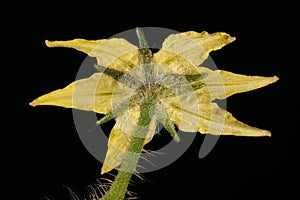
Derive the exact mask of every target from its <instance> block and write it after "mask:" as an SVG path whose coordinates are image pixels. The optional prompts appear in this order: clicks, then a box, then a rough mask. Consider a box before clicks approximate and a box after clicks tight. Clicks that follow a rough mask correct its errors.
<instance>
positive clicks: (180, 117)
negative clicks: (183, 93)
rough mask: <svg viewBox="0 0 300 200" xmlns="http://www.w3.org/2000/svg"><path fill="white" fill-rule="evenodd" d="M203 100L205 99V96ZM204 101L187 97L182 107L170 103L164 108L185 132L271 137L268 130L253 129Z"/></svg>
mask: <svg viewBox="0 0 300 200" xmlns="http://www.w3.org/2000/svg"><path fill="white" fill-rule="evenodd" d="M203 98H204V99H205V96H203ZM207 100H208V99H207ZM201 101H202V102H201ZM203 101H206V100H200V99H199V101H196V102H195V101H194V99H193V98H190V97H189V96H187V97H185V98H182V99H181V105H180V104H176V103H175V102H169V104H164V106H165V107H166V109H167V111H168V113H169V115H170V118H171V120H172V121H173V122H174V123H175V124H176V125H177V126H178V128H179V129H180V130H183V131H187V132H196V131H199V132H200V133H202V134H205V133H209V134H213V135H236V136H270V135H271V133H270V132H269V131H267V130H261V129H258V128H255V127H251V126H249V125H246V124H244V123H242V122H240V121H238V120H237V119H235V118H234V117H233V116H232V115H231V114H230V113H229V112H227V111H226V110H223V109H221V108H220V107H219V106H218V105H217V104H216V103H208V102H206V103H204V102H203ZM165 103H166V102H165ZM182 105H184V106H182Z"/></svg>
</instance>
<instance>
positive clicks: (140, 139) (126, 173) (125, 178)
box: [99, 103, 152, 200]
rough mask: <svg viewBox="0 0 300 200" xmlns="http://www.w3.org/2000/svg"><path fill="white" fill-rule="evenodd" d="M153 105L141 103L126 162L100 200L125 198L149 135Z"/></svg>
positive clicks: (122, 199) (120, 199) (121, 199)
mask: <svg viewBox="0 0 300 200" xmlns="http://www.w3.org/2000/svg"><path fill="white" fill-rule="evenodd" d="M151 106H152V104H151V103H143V104H142V105H141V115H140V119H139V123H138V125H139V126H138V128H137V130H136V133H135V134H134V135H135V137H133V139H132V141H131V144H130V146H129V149H128V153H127V155H126V156H125V159H124V163H123V164H122V166H121V168H120V169H119V172H118V175H117V177H116V179H115V180H114V182H113V184H112V186H111V188H110V190H109V191H108V192H107V193H106V194H105V195H104V196H103V197H102V198H101V199H99V200H124V198H125V194H126V191H127V187H128V184H129V181H130V179H131V176H132V174H133V173H134V171H135V169H136V165H137V162H138V159H139V157H140V153H141V152H142V150H143V146H144V140H145V137H146V135H147V131H148V126H149V124H150V122H151V118H150V116H149V113H150V109H151Z"/></svg>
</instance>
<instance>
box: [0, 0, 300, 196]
mask: <svg viewBox="0 0 300 200" xmlns="http://www.w3.org/2000/svg"><path fill="white" fill-rule="evenodd" d="M123 4H124V5H123ZM123 4H121V3H117V2H113V3H103V4H101V5H100V4H99V5H98V4H92V3H80V4H75V3H73V4H68V5H62V4H61V2H60V3H58V4H57V3H54V2H52V3H50V2H49V3H45V4H43V5H42V4H40V5H39V4H34V5H29V4H26V5H25V4H24V5H20V4H18V8H19V9H20V8H21V11H20V12H19V11H17V10H15V9H14V7H15V6H12V7H11V8H13V9H11V12H10V15H9V16H3V18H2V19H3V20H4V24H3V25H4V27H5V28H4V29H3V33H4V34H6V35H5V37H3V43H4V45H8V47H7V50H6V52H8V55H6V54H5V57H4V60H5V61H6V62H7V61H8V62H7V63H8V65H6V67H5V69H8V72H9V73H7V74H6V75H5V77H3V80H2V81H4V80H6V78H7V81H4V83H3V92H4V94H6V96H9V97H10V98H8V99H7V98H5V96H4V98H3V100H4V103H3V104H2V105H3V107H4V110H6V109H8V110H9V114H7V115H5V116H7V117H5V123H4V125H5V126H8V129H5V130H6V131H4V136H8V139H3V140H2V142H3V143H4V144H3V145H2V147H4V148H3V151H2V153H3V155H4V156H3V158H4V159H5V160H6V161H4V162H3V166H4V167H5V168H4V169H5V170H3V172H4V176H5V177H8V178H7V179H3V180H4V182H5V183H4V185H6V186H7V187H5V189H4V190H3V191H4V193H3V196H4V197H5V195H8V197H10V198H8V199H17V198H21V197H23V198H22V199H43V198H45V197H48V198H49V199H51V200H52V199H53V200H54V199H71V197H70V194H69V193H68V189H67V188H66V187H69V188H71V189H72V190H73V191H74V192H76V193H77V194H79V195H83V194H87V191H86V188H87V185H91V184H93V183H94V182H95V181H96V179H97V178H99V177H102V176H101V175H100V173H99V172H100V168H101V165H102V164H101V163H100V162H98V161H97V160H96V159H94V158H93V156H92V155H90V154H89V153H88V152H87V150H86V149H85V147H84V146H83V144H82V143H81V141H80V139H79V137H78V135H77V132H76V129H75V126H74V123H73V118H72V111H71V109H65V108H60V107H36V108H32V107H30V106H29V105H28V103H29V102H31V101H32V100H33V99H35V98H37V97H38V96H40V95H42V94H45V93H48V92H50V91H53V90H55V89H58V88H62V87H64V86H66V85H67V84H69V83H71V82H72V81H74V79H75V76H76V73H77V70H78V68H79V66H80V64H81V63H82V61H83V60H84V59H85V57H86V55H85V54H83V53H81V52H78V51H75V50H73V49H62V48H55V49H50V48H47V47H46V46H45V44H44V40H46V39H48V40H68V39H73V38H84V39H102V38H108V37H110V36H112V35H114V34H117V33H119V32H122V31H125V30H128V29H132V28H135V27H136V26H140V27H147V26H153V27H164V28H169V29H173V30H176V31H179V32H185V31H190V30H193V31H197V32H201V31H208V32H210V33H212V32H217V31H222V32H227V33H229V34H231V35H232V36H235V37H236V38H237V40H236V41H235V42H234V43H232V44H230V45H228V46H226V47H224V48H223V49H221V50H219V51H216V52H213V53H211V56H212V58H213V60H214V61H215V63H216V64H217V66H218V67H219V69H223V70H228V71H231V72H235V73H242V74H247V75H263V76H273V75H277V76H278V77H279V78H280V80H279V81H278V82H277V83H275V84H272V85H270V86H267V87H264V88H261V89H259V90H255V91H252V92H248V93H242V94H238V95H235V96H232V97H230V98H229V99H228V101H227V109H228V110H229V111H230V112H231V113H233V115H234V116H235V117H236V118H237V119H239V120H241V121H243V122H245V123H247V124H250V125H252V126H256V127H259V128H263V129H267V130H270V131H271V132H272V137H271V138H269V137H263V138H247V137H234V136H223V137H221V138H220V139H219V141H218V143H217V145H216V146H215V148H214V149H213V150H212V152H211V153H210V154H209V155H208V156H207V157H205V158H203V159H199V158H198V152H199V148H200V146H201V144H202V141H203V138H204V136H203V135H200V134H199V135H197V137H196V139H195V140H194V142H193V144H192V145H191V147H190V148H189V150H188V151H187V152H186V153H185V154H184V155H183V156H182V157H181V158H180V159H178V160H177V161H176V162H174V163H173V164H171V165H170V166H168V167H166V168H164V169H161V170H159V171H156V172H151V173H146V174H143V176H144V177H145V179H146V181H141V180H139V179H138V178H134V183H133V186H131V188H130V189H131V190H133V191H135V192H137V196H139V197H140V198H141V199H145V200H146V199H272V198H275V197H281V198H282V199H290V198H292V197H294V198H293V199H295V196H297V195H298V197H299V194H298V193H297V191H296V185H295V183H297V180H299V179H298V178H297V175H298V172H297V167H296V166H295V162H296V160H297V159H298V157H297V154H296V140H295V139H294V136H295V135H296V134H297V133H299V131H298V130H297V129H296V126H295V124H296V123H294V122H295V121H296V119H297V118H298V117H297V116H295V117H294V113H296V111H297V107H298V106H297V104H296V103H297V98H292V97H293V95H295V94H296V93H297V92H298V91H299V89H298V88H297V85H298V84H297V83H296V80H297V78H296V77H297V72H296V69H297V67H298V66H299V64H297V63H296V62H295V60H296V59H297V54H296V52H297V46H299V39H298V37H299V31H298V30H297V26H298V24H297V23H298V22H297V21H296V17H297V15H296V13H295V10H294V6H293V5H290V4H288V3H287V2H286V4H284V5H282V4H278V5H277V4H274V3H272V5H267V6H263V5H261V4H259V3H254V2H253V1H252V2H251V3H247V2H243V3H239V4H234V3H230V2H226V3H223V4H219V3H216V2H212V3H211V4H210V5H206V4H205V5H204V4H201V2H199V5H196V4H192V3H188V2H181V4H178V3H175V2H174V3H172V6H171V4H170V5H168V6H163V5H161V4H159V3H155V2H146V3H143V4H142V3H140V4H134V5H128V3H123ZM175 4H178V5H175ZM134 6H135V7H134ZM173 6H176V8H174V7H173ZM127 7H128V8H127ZM13 16H14V17H13ZM6 26H7V27H6ZM297 31H298V32H297ZM293 48H296V49H295V50H293ZM5 71H6V70H5ZM6 76H7V77H6ZM294 77H295V78H294ZM14 112H15V113H14ZM11 113H14V114H11ZM109 128H110V127H108V129H107V131H109ZM162 140H163V141H164V142H165V141H167V140H168V138H167V137H164V136H162ZM156 142H158V141H157V140H156ZM153 146H155V145H153ZM104 177H105V176H104ZM294 182H295V183H294ZM1 193H2V192H1ZM81 199H83V198H81Z"/></svg>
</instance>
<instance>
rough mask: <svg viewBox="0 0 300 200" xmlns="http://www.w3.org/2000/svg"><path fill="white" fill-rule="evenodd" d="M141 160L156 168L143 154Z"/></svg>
mask: <svg viewBox="0 0 300 200" xmlns="http://www.w3.org/2000/svg"><path fill="white" fill-rule="evenodd" d="M140 159H142V160H145V161H146V162H147V163H149V164H150V165H152V166H153V167H156V165H155V164H154V163H153V162H151V160H149V159H148V158H147V157H146V155H145V156H144V155H143V154H141V156H140Z"/></svg>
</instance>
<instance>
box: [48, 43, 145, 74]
mask: <svg viewBox="0 0 300 200" xmlns="http://www.w3.org/2000/svg"><path fill="white" fill-rule="evenodd" d="M46 45H47V46H48V47H69V48H74V49H76V50H78V51H82V52H84V53H86V54H88V55H89V56H91V57H96V58H97V61H98V65H101V66H104V67H110V68H112V69H116V70H119V71H122V72H126V71H128V70H130V69H132V68H133V67H136V66H139V65H140V60H139V51H138V48H137V47H136V46H135V45H133V44H131V43H129V42H128V41H127V40H125V39H122V38H112V39H107V40H105V39H104V40H84V39H74V40H68V41H48V40H46Z"/></svg>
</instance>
